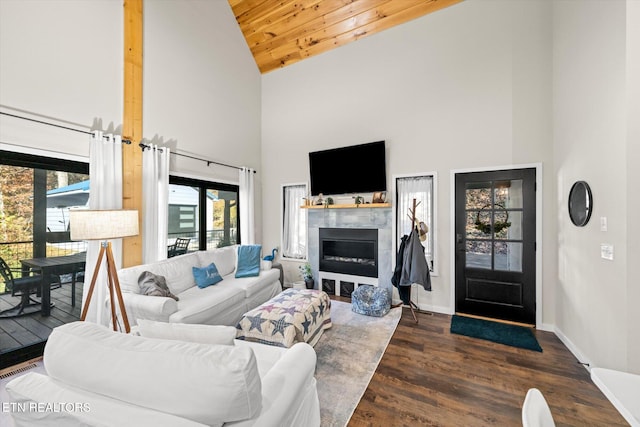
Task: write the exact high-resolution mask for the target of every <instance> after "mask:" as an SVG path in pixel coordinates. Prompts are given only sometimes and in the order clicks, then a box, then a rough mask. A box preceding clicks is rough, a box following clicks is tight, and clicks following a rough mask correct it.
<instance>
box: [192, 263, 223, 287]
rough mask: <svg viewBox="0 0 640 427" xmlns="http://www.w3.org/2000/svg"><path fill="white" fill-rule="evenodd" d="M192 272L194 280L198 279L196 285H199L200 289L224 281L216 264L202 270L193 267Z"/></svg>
mask: <svg viewBox="0 0 640 427" xmlns="http://www.w3.org/2000/svg"><path fill="white" fill-rule="evenodd" d="M192 270H193V278H194V279H196V285H198V287H199V288H206V287H207V286H211V285H215V284H216V283H218V282H220V281H221V280H222V276H221V275H220V273H218V269H217V268H216V265H215V264H214V263H211V264H209V265H208V266H206V267H202V268H198V267H192Z"/></svg>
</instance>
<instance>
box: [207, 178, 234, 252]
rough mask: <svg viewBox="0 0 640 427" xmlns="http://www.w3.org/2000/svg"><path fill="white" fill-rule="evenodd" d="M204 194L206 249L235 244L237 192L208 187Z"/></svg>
mask: <svg viewBox="0 0 640 427" xmlns="http://www.w3.org/2000/svg"><path fill="white" fill-rule="evenodd" d="M206 196H207V197H206V200H207V202H206V203H207V249H214V248H221V247H223V246H229V245H233V244H235V243H236V240H237V239H236V236H237V234H238V228H237V224H238V221H237V217H238V193H237V192H236V191H226V190H215V189H208V190H207V194H206Z"/></svg>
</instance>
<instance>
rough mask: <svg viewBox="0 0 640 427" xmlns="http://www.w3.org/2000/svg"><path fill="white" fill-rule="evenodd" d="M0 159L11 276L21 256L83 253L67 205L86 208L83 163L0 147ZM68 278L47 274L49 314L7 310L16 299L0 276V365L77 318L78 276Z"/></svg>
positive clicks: (1, 218) (2, 247)
mask: <svg viewBox="0 0 640 427" xmlns="http://www.w3.org/2000/svg"><path fill="white" fill-rule="evenodd" d="M0 159H2V160H0V236H2V237H1V238H0V257H2V259H3V260H5V262H6V263H7V264H8V265H9V267H10V268H11V269H13V271H12V275H13V277H14V278H20V277H21V276H22V274H23V273H22V271H21V270H22V263H21V260H28V259H31V258H45V257H53V256H67V255H74V254H77V253H79V252H83V251H86V242H73V241H71V237H70V232H69V209H71V208H74V207H86V206H88V203H89V187H90V182H89V175H88V173H89V164H88V163H82V162H75V161H69V160H64V159H54V158H48V157H41V156H34V155H28V154H21V153H14V152H9V151H0ZM37 273H38V272H37V271H33V272H26V274H37ZM74 276H75V278H76V279H77V280H78V283H77V284H76V285H72V274H63V275H57V276H52V277H51V279H50V280H51V302H52V303H54V307H53V308H52V309H51V315H50V316H49V317H46V316H42V315H41V313H40V311H35V312H30V313H29V314H26V315H22V316H20V317H15V316H16V315H17V314H18V310H11V308H12V307H15V306H17V305H18V303H19V302H20V301H21V298H20V296H19V295H18V294H17V293H16V295H13V292H12V289H11V281H10V280H8V281H7V282H6V283H5V279H4V278H0V310H8V311H6V312H4V313H3V316H2V317H1V318H0V337H1V340H2V345H0V369H2V368H5V367H7V366H11V365H14V364H16V363H20V362H23V361H25V360H29V359H32V358H34V357H39V356H41V355H42V351H43V349H44V344H45V342H46V340H47V338H48V337H49V334H50V333H51V328H52V327H53V326H56V325H59V324H60V322H62V323H66V322H71V321H74V320H79V319H80V309H81V303H80V302H81V301H82V288H83V283H82V282H83V279H82V274H80V273H76V274H74ZM74 288H75V302H76V303H75V305H72V301H74V300H73V299H72V297H71V293H72V290H73V289H74ZM34 297H35V295H34ZM78 301H80V302H78Z"/></svg>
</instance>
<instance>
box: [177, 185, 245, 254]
mask: <svg viewBox="0 0 640 427" xmlns="http://www.w3.org/2000/svg"><path fill="white" fill-rule="evenodd" d="M239 191H240V190H239V187H238V186H237V185H231V184H222V183H215V182H209V181H202V180H196V179H191V178H182V177H176V176H171V177H169V224H168V225H169V227H168V242H169V243H170V244H171V243H173V242H175V240H176V239H177V238H178V237H183V238H189V239H191V240H190V242H189V248H188V250H189V251H196V250H205V249H214V248H219V247H222V246H229V245H235V244H236V243H240V234H239V232H238V231H239V230H240V217H239V215H238V192H239Z"/></svg>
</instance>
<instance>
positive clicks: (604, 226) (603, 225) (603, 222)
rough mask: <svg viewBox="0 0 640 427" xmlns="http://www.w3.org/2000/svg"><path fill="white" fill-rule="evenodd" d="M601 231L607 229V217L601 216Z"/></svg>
mask: <svg viewBox="0 0 640 427" xmlns="http://www.w3.org/2000/svg"><path fill="white" fill-rule="evenodd" d="M600 231H607V217H606V216H601V217H600Z"/></svg>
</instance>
